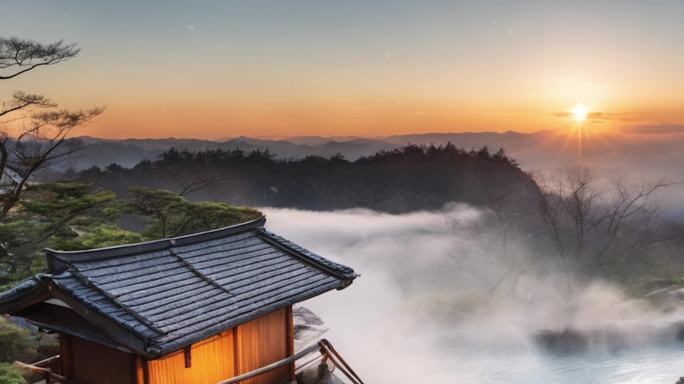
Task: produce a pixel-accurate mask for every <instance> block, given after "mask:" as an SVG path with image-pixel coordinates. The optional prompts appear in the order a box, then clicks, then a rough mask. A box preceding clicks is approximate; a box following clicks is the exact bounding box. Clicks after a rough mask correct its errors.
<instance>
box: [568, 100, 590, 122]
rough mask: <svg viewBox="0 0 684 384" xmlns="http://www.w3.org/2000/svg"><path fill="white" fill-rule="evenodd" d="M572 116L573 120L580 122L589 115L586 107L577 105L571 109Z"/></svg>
mask: <svg viewBox="0 0 684 384" xmlns="http://www.w3.org/2000/svg"><path fill="white" fill-rule="evenodd" d="M571 112H572V116H573V117H574V118H575V121H578V122H581V121H584V120H586V119H587V115H588V114H589V110H588V109H587V107H585V106H584V105H583V104H577V105H575V106H574V107H572V111H571Z"/></svg>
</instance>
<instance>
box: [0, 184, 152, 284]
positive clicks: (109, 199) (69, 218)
mask: <svg viewBox="0 0 684 384" xmlns="http://www.w3.org/2000/svg"><path fill="white" fill-rule="evenodd" d="M120 213H121V204H120V203H119V202H118V201H117V199H116V196H115V195H114V194H113V193H112V192H109V191H102V190H95V189H94V188H93V187H92V186H91V185H88V184H83V183H76V182H60V183H54V184H40V185H36V186H34V187H32V188H31V189H29V190H27V191H26V192H25V193H24V195H23V196H22V199H21V201H20V203H19V204H18V208H17V209H16V210H15V211H13V213H12V214H11V215H10V216H9V217H8V219H7V220H6V222H5V223H3V224H2V225H0V238H2V239H3V242H2V251H3V252H2V253H0V267H1V269H0V284H3V283H7V282H8V281H14V280H18V279H20V278H23V277H26V276H28V275H30V274H33V273H36V272H38V271H40V270H43V269H44V258H43V257H42V253H41V250H42V248H44V247H52V248H58V249H63V250H77V249H87V248H92V247H96V246H110V245H118V244H124V243H129V242H136V241H140V240H141V236H140V235H139V234H136V233H133V232H130V231H125V230H123V229H121V228H118V227H117V226H116V220H117V219H118V217H119V215H120Z"/></svg>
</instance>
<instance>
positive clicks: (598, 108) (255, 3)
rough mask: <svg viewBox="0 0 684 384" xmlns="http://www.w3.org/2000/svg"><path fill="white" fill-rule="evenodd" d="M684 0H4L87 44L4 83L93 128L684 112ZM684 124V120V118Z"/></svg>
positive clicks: (189, 130) (616, 118) (370, 127)
mask: <svg viewBox="0 0 684 384" xmlns="http://www.w3.org/2000/svg"><path fill="white" fill-rule="evenodd" d="M683 17H684V1H681V0H671V1H658V0H651V1H645V0H643V1H529V0H515V1H512V0H508V1H442V0H423V1H417V0H416V1H403V0H375V1H373V0H365V1H361V0H358V1H357V0H306V1H304V0H269V1H266V0H220V1H219V0H215V1H190V0H186V1H168V0H165V1H162V0H159V1H140V0H137V1H123V0H118V1H92V0H90V1H85V0H82V1H62V0H44V1H33V0H22V1H3V2H2V5H1V13H0V35H2V36H19V37H24V38H32V39H36V40H39V41H42V42H50V41H53V40H56V39H64V40H65V41H67V42H75V43H78V44H79V46H80V47H81V48H82V52H81V54H80V55H79V57H77V58H76V59H74V60H72V61H69V62H67V63H63V64H59V65H58V66H54V67H50V68H42V69H40V70H38V71H35V72H33V73H30V74H28V75H26V76H23V77H19V78H17V79H14V80H11V81H4V82H3V83H2V84H0V98H2V99H6V98H7V96H8V95H10V94H11V92H12V91H14V90H24V91H28V92H33V93H41V94H45V95H48V96H50V97H51V98H53V99H55V100H56V101H59V102H60V103H61V104H62V105H63V106H67V107H70V108H77V107H89V106H93V105H104V106H106V107H107V110H106V112H105V114H104V115H103V116H101V117H100V118H98V120H97V121H96V122H94V123H92V124H91V125H90V126H88V127H84V128H81V129H79V131H78V132H77V134H79V135H86V134H87V135H92V136H99V137H115V138H122V137H169V136H175V137H202V138H223V137H232V136H239V135H248V136H270V137H274V136H294V135H324V136H331V135H362V136H381V135H389V134H399V133H414V132H458V131H506V130H516V131H537V130H545V129H565V128H567V127H569V126H571V125H572V124H574V122H573V120H572V118H571V116H567V112H569V111H570V109H571V108H572V107H573V106H574V105H575V104H576V103H578V102H581V103H583V104H585V105H586V106H587V107H588V108H589V111H590V112H593V114H592V115H590V116H591V117H593V119H590V120H589V121H588V122H587V124H594V125H596V126H597V127H600V128H601V129H626V130H629V129H650V128H649V127H653V129H655V130H657V129H659V128H658V127H662V129H673V130H678V129H679V128H681V127H682V124H684V21H682V19H683ZM682 130H684V129H682Z"/></svg>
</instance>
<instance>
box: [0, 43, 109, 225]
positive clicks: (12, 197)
mask: <svg viewBox="0 0 684 384" xmlns="http://www.w3.org/2000/svg"><path fill="white" fill-rule="evenodd" d="M78 53H79V49H78V48H76V46H75V45H74V44H65V43H64V42H62V41H57V42H54V43H50V44H41V43H38V42H35V41H32V40H26V39H20V38H17V37H9V38H0V80H3V81H7V80H11V79H14V78H16V77H18V76H20V75H23V74H25V73H27V72H29V71H32V70H35V69H36V68H39V67H41V66H49V65H54V64H58V63H61V62H63V61H66V60H69V59H71V58H73V57H75V56H76V55H77V54H78ZM101 112H102V109H101V108H93V109H89V110H79V111H68V110H65V109H60V108H59V107H58V105H57V104H56V103H54V102H53V101H51V100H50V99H48V98H46V97H45V96H41V95H35V94H30V93H24V92H19V91H17V92H14V94H13V96H12V98H11V99H10V100H7V101H5V102H1V103H0V222H2V221H4V220H5V219H6V217H7V215H8V214H9V213H10V211H11V210H12V208H13V207H14V206H15V205H16V204H17V203H18V202H19V200H20V195H21V194H22V192H23V191H24V190H25V189H26V188H28V182H29V180H30V179H31V177H32V176H34V175H35V174H36V173H37V172H38V171H40V170H41V169H43V168H45V167H46V166H48V165H50V164H52V163H54V162H56V161H59V160H61V159H64V158H65V157H67V156H69V155H70V154H72V153H73V152H74V151H76V150H77V149H78V148H77V143H76V142H70V141H69V140H68V138H69V134H70V132H71V130H72V129H73V128H74V127H77V126H79V125H81V124H84V123H85V122H87V121H89V120H91V119H92V118H94V117H95V116H97V115H99V114H100V113H101Z"/></svg>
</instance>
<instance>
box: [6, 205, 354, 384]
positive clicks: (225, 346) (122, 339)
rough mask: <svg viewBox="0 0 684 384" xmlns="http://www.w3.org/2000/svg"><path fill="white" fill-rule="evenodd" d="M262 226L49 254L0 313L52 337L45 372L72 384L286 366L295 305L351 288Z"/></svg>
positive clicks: (271, 375) (173, 383) (175, 381)
mask: <svg viewBox="0 0 684 384" xmlns="http://www.w3.org/2000/svg"><path fill="white" fill-rule="evenodd" d="M264 222H265V218H263V217H262V218H260V219H258V220H254V221H251V222H247V223H244V224H240V225H236V226H232V227H227V228H223V229H218V230H214V231H209V232H203V233H199V234H194V235H188V236H182V237H177V238H172V239H163V240H158V241H151V242H146V243H140V244H132V245H125V246H118V247H111V248H101V249H94V250H87V251H77V252H61V251H55V250H47V251H46V256H47V261H48V266H49V273H46V274H39V275H37V276H35V277H33V278H31V279H28V280H26V281H24V282H22V283H20V284H19V285H17V286H16V287H15V288H14V289H12V290H10V291H7V292H5V293H2V294H0V313H4V314H10V315H12V316H17V317H21V318H24V319H27V320H28V321H29V322H30V323H32V324H34V325H35V326H37V327H39V328H40V329H44V330H49V331H52V332H56V333H58V334H59V341H60V351H61V352H60V358H59V360H58V361H56V362H55V361H53V362H52V364H53V365H54V366H55V373H57V374H58V376H63V377H65V378H67V379H68V380H69V381H70V382H74V383H82V384H195V383H201V384H215V383H217V382H219V381H221V380H225V379H228V378H231V377H234V376H237V375H240V374H243V373H245V372H248V371H252V370H254V369H257V368H259V367H263V366H265V365H267V364H270V363H272V362H274V361H278V360H281V359H283V358H285V357H287V356H292V355H293V353H294V351H293V348H294V347H293V345H294V344H293V324H292V305H293V304H294V303H297V302H300V301H303V300H306V299H309V298H312V297H314V296H317V295H319V294H321V293H323V292H326V291H329V290H333V289H342V288H345V287H347V286H348V285H349V284H350V283H351V282H352V281H353V280H354V279H355V278H356V277H357V275H356V274H355V273H354V271H353V270H352V269H350V268H348V267H345V266H342V265H340V264H337V263H334V262H332V261H329V260H327V259H324V258H322V257H320V256H318V255H316V254H314V253H312V252H309V251H307V250H306V249H304V248H302V247H299V246H297V245H295V244H293V243H292V242H290V241H288V240H286V239H284V238H282V237H279V236H277V235H275V234H273V233H270V232H269V231H267V230H265V229H264V227H263V225H264ZM55 363H56V365H55ZM293 371H294V369H293V365H292V364H290V365H289V366H284V367H282V368H279V369H276V370H272V371H270V372H268V373H266V374H264V375H260V376H258V377H255V378H252V379H249V380H246V381H243V383H250V384H252V383H254V384H257V383H258V384H271V383H273V384H281V383H286V382H289V381H291V380H292V379H294V376H293Z"/></svg>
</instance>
